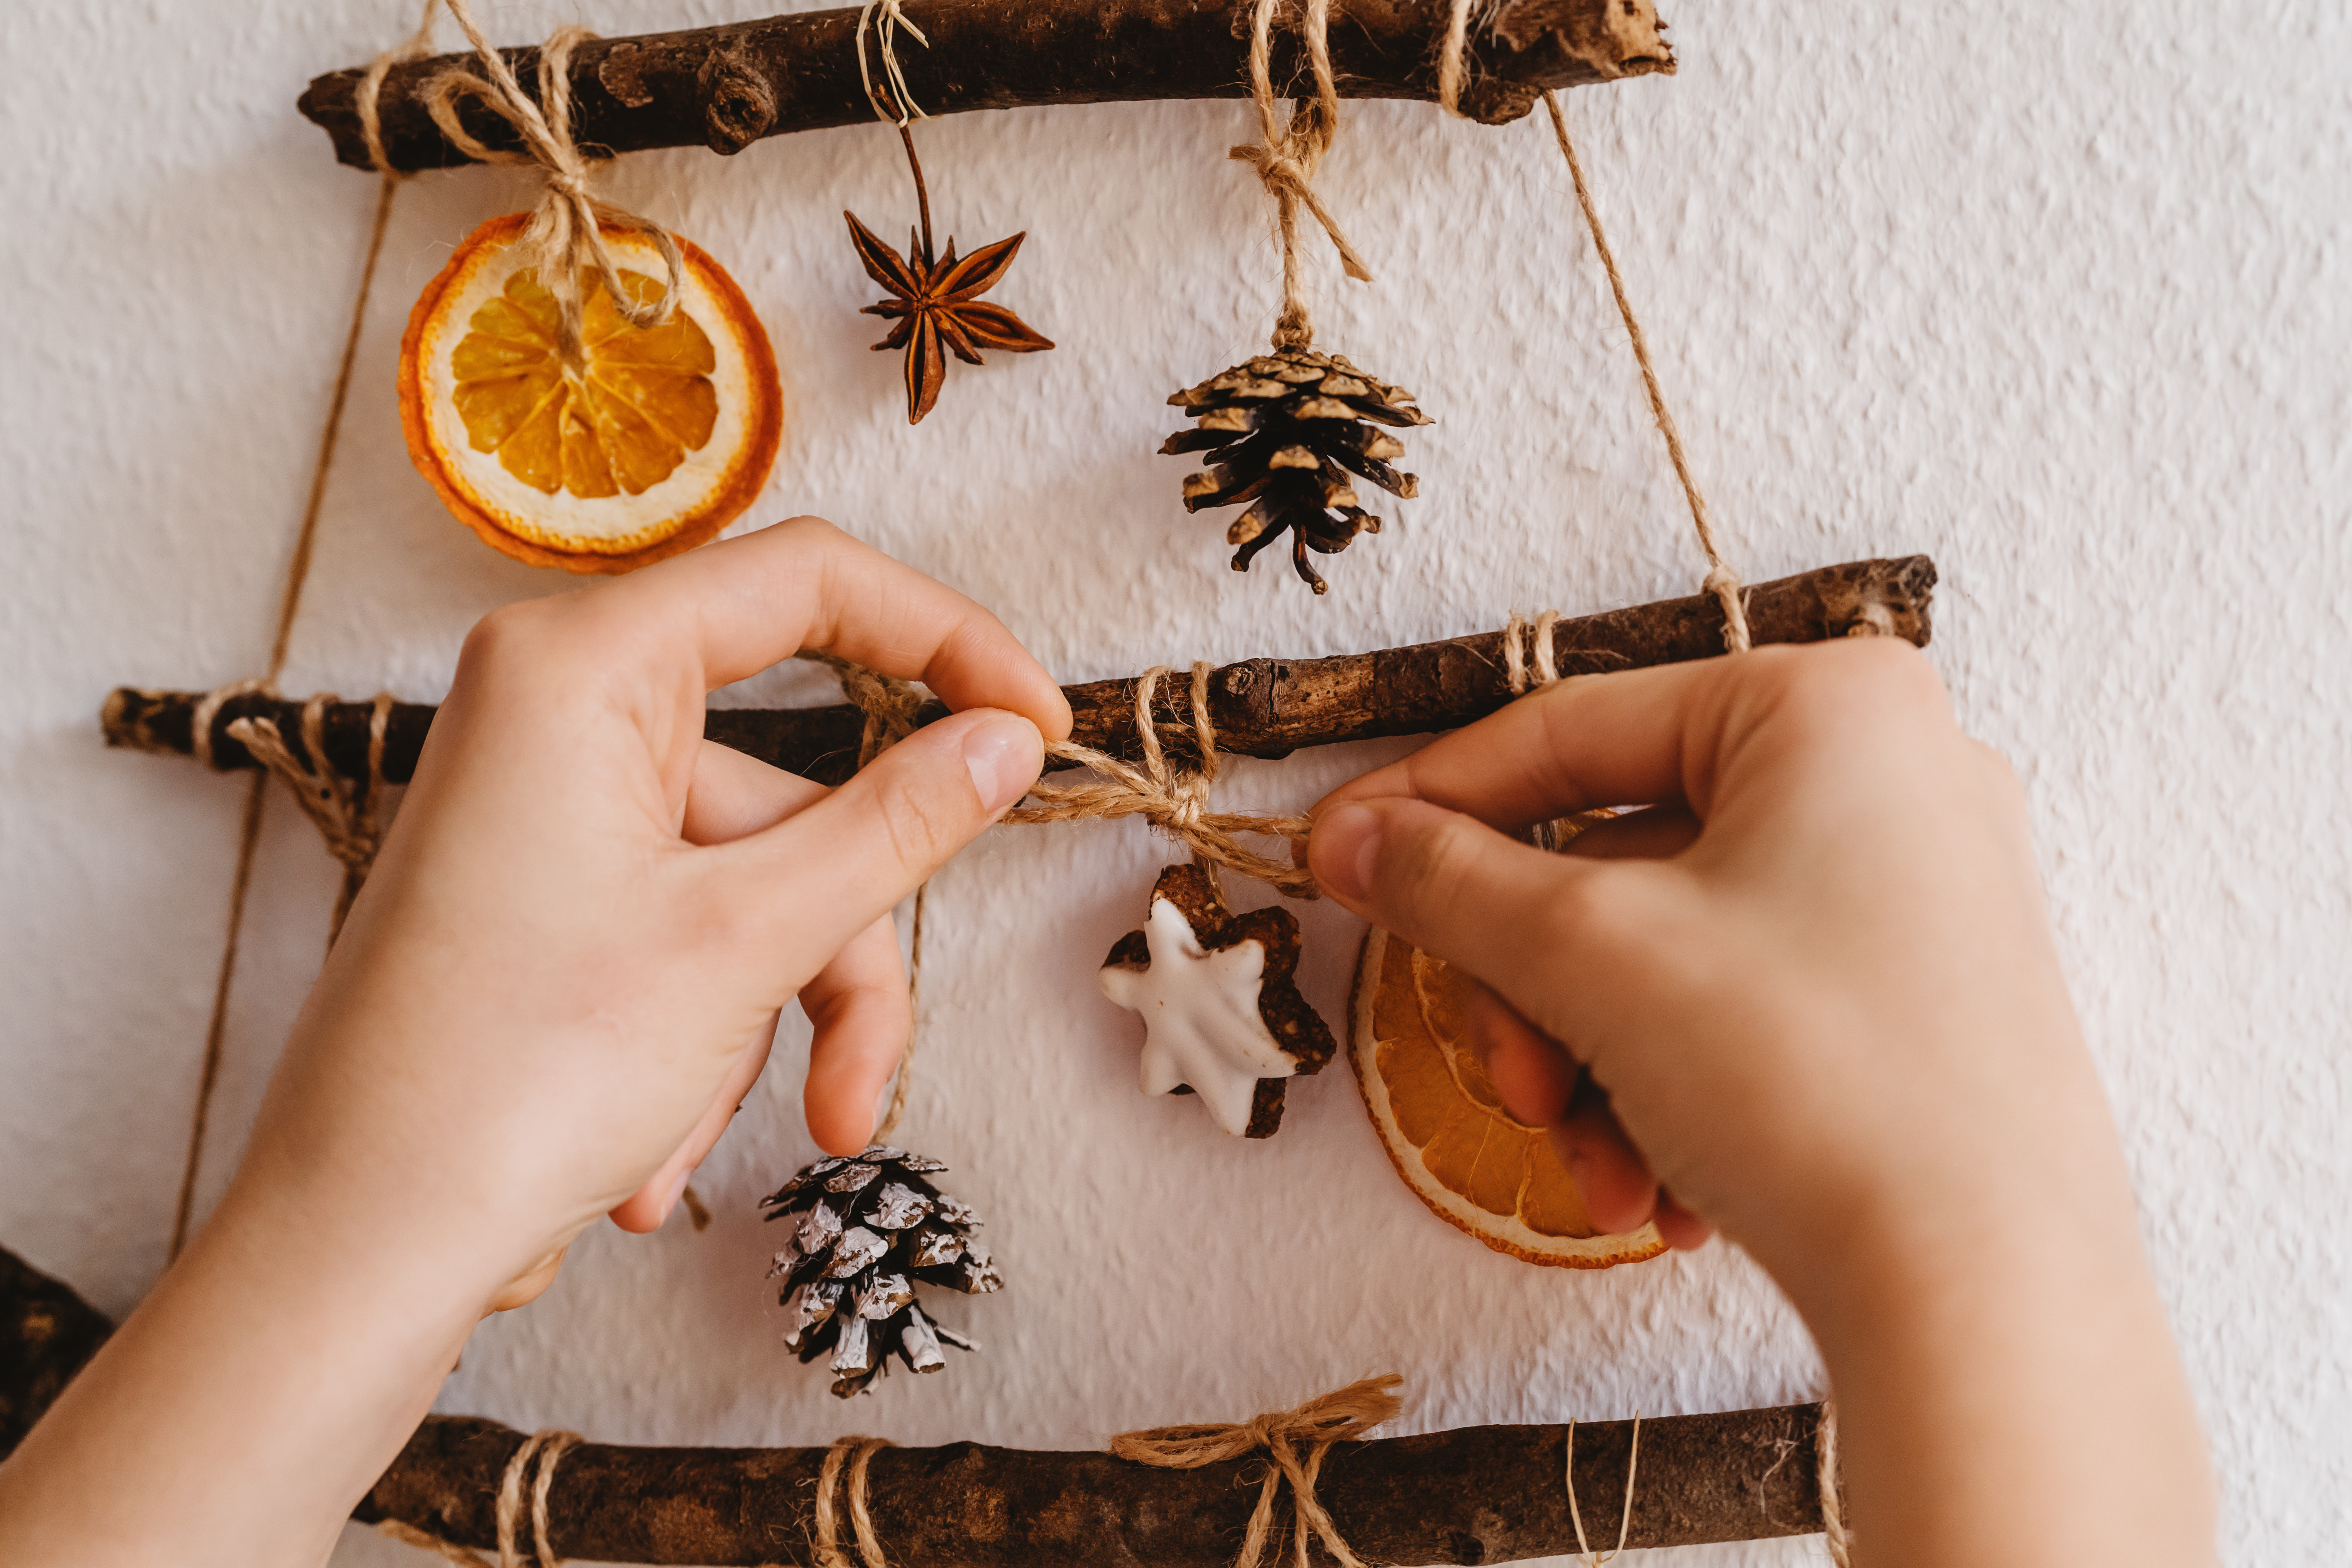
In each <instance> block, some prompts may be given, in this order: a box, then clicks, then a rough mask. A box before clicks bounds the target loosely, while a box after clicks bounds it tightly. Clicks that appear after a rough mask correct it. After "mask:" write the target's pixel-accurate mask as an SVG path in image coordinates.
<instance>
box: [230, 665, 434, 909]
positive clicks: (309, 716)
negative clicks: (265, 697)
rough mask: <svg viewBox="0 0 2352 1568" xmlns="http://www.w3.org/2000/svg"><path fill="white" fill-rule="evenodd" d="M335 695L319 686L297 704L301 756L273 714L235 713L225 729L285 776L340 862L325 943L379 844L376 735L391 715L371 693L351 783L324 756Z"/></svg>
mask: <svg viewBox="0 0 2352 1568" xmlns="http://www.w3.org/2000/svg"><path fill="white" fill-rule="evenodd" d="M337 700H338V699H337V698H336V697H335V696H334V694H333V693H331V692H320V694H318V695H317V696H315V697H313V698H311V699H310V700H309V701H308V702H305V703H304V704H303V705H302V755H300V756H297V755H296V754H295V752H294V749H293V748H292V747H290V746H289V745H288V744H287V743H286V737H285V735H284V734H282V733H281V732H280V731H279V730H278V721H276V720H275V719H238V720H236V721H232V722H231V723H230V725H229V727H228V732H229V735H230V737H231V738H232V739H234V740H235V741H236V742H237V743H238V744H240V745H242V746H243V747H244V748H245V749H246V750H247V751H248V752H252V753H253V755H254V758H255V760H256V761H257V762H259V763H261V765H262V766H263V767H266V768H268V770H269V771H270V772H271V773H275V774H277V775H278V778H279V779H281V780H283V781H284V782H285V784H286V787H287V788H288V789H289V790H290V791H292V792H293V795H294V799H295V801H296V803H297V804H299V805H300V806H301V807H302V814H303V815H304V816H308V817H309V818H310V821H311V822H312V823H313V824H314V825H315V826H317V827H318V829H319V836H320V837H321V838H324V839H325V840H326V841H327V853H329V854H330V855H332V856H333V857H334V858H336V860H337V861H339V862H340V863H341V866H342V868H343V890H342V893H341V896H340V897H339V898H337V900H335V916H334V921H333V922H332V923H331V925H330V926H329V928H328V932H327V942H328V945H329V946H332V945H333V944H334V941H335V938H336V937H337V936H340V935H341V933H342V929H343V917H344V916H346V915H348V914H350V913H351V910H352V900H354V899H356V898H358V897H359V892H360V885H361V884H362V883H363V882H365V881H366V880H367V874H368V872H369V870H370V869H371V868H373V867H374V865H375V857H376V852H377V851H378V850H379V849H381V848H383V795H384V782H383V739H384V731H385V729H386V727H387V725H388V724H389V723H390V721H391V719H392V707H393V702H392V698H391V696H390V695H389V694H386V693H381V692H380V693H378V694H377V696H376V700H375V706H374V709H373V711H372V712H371V713H370V715H369V717H368V753H367V777H366V778H365V779H364V780H362V781H359V782H357V783H354V782H353V781H352V780H350V779H347V778H344V777H343V776H342V775H341V773H337V772H336V771H335V767H334V764H333V763H330V762H329V761H328V760H327V709H328V708H329V707H330V706H331V704H333V703H334V702H335V701H337Z"/></svg>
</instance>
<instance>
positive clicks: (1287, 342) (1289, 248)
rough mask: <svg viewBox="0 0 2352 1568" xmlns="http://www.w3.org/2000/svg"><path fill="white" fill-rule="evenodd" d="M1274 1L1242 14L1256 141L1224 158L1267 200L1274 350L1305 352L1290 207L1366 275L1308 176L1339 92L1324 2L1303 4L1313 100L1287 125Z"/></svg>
mask: <svg viewBox="0 0 2352 1568" xmlns="http://www.w3.org/2000/svg"><path fill="white" fill-rule="evenodd" d="M1281 3H1282V0H1257V4H1256V5H1255V8H1254V9H1253V10H1252V12H1251V16H1250V48H1249V73H1250V100H1251V101H1252V102H1253V103H1254V104H1255V106H1256V108H1257V119H1258V141H1257V142H1255V144H1254V145H1251V146H1247V147H1235V148H1234V149H1233V150H1232V151H1231V152H1230V153H1227V156H1228V157H1231V158H1233V159H1234V160H1235V161H1236V162H1238V163H1247V164H1248V165H1250V167H1251V168H1252V169H1254V170H1255V171H1256V173H1257V177H1258V179H1259V180H1260V181H1261V182H1262V183H1263V184H1265V188H1266V191H1267V193H1268V194H1269V195H1272V196H1273V197H1274V199H1275V212H1276V221H1277V223H1278V225H1279V227H1280V230H1281V235H1282V314H1281V316H1280V318H1279V319H1277V321H1276V323H1275V329H1274V346H1275V347H1276V348H1278V349H1290V348H1305V347H1307V345H1308V344H1309V343H1312V342H1314V341H1315V321H1314V318H1313V315H1312V314H1311V313H1310V312H1309V310H1307V289H1306V279H1305V277H1304V275H1303V272H1302V269H1301V267H1300V264H1299V258H1298V209H1299V208H1300V207H1301V206H1304V207H1306V209H1307V212H1308V213H1309V214H1311V215H1312V216H1314V219H1315V221H1316V222H1317V223H1318V224H1320V225H1322V226H1323V232H1324V234H1325V235H1326V236H1328V237H1329V238H1330V241H1331V245H1332V247H1333V248H1334V249H1336V250H1337V251H1339V264H1340V266H1341V267H1343V268H1346V269H1347V273H1348V276H1349V277H1350V278H1353V279H1356V280H1357V281H1358V282H1360V283H1369V282H1370V281H1371V280H1372V274H1371V269H1370V268H1368V267H1366V266H1365V265H1364V258H1362V257H1360V256H1359V255H1357V254H1356V247H1354V246H1352V245H1350V244H1349V243H1348V237H1347V235H1346V234H1345V233H1343V232H1342V231H1341V230H1340V227H1339V219H1338V218H1336V217H1334V216H1331V209H1330V208H1328V207H1327V206H1325V205H1323V199H1322V198H1321V197H1320V196H1318V195H1316V194H1315V172H1316V171H1317V170H1318V169H1319V168H1321V167H1322V164H1323V155H1324V154H1325V153H1328V152H1329V151H1330V150H1331V143H1332V141H1333V140H1334V139H1335V138H1336V137H1337V136H1338V135H1339V83H1338V81H1337V79H1335V78H1334V77H1333V76H1332V73H1331V38H1330V30H1331V0H1307V7H1306V17H1305V25H1304V26H1303V28H1302V32H1303V33H1304V35H1305V37H1306V42H1307V63H1308V66H1309V67H1310V68H1311V69H1312V70H1313V72H1314V76H1315V96H1314V97H1312V98H1306V99H1301V100H1299V101H1298V103H1297V106H1296V107H1294V108H1293V109H1292V110H1291V112H1290V120H1289V122H1288V123H1287V124H1283V123H1280V122H1278V121H1276V119H1275V113H1274V78H1273V58H1274V14H1275V11H1276V7H1277V6H1278V5H1281Z"/></svg>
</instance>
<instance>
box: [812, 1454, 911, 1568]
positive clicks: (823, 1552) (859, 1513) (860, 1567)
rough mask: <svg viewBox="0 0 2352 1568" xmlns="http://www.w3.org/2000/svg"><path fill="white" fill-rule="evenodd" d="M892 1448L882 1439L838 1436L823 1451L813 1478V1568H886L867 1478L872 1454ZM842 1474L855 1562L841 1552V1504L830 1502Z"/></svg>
mask: <svg viewBox="0 0 2352 1568" xmlns="http://www.w3.org/2000/svg"><path fill="white" fill-rule="evenodd" d="M887 1447H893V1445H892V1444H891V1443H890V1442H889V1440H888V1439H887V1438H883V1437H840V1438H836V1439H835V1441H834V1445H833V1447H830V1448H828V1449H826V1450H825V1456H824V1469H823V1470H821V1471H819V1472H818V1474H817V1478H816V1542H815V1546H816V1552H815V1557H816V1568H888V1565H887V1560H886V1559H885V1558H884V1557H883V1555H882V1537H881V1536H880V1534H879V1533H877V1531H876V1530H875V1528H874V1515H873V1513H872V1511H871V1510H869V1509H868V1508H867V1506H866V1468H867V1467H868V1466H870V1465H871V1464H872V1463H873V1461H874V1454H875V1451H876V1450H877V1449H880V1448H887ZM845 1471H846V1472H847V1476H848V1485H847V1487H846V1490H847V1492H848V1494H849V1495H848V1497H847V1498H846V1499H845V1502H846V1504H847V1510H848V1513H849V1526H850V1531H851V1541H852V1543H853V1544H854V1545H856V1548H857V1557H856V1561H855V1562H853V1561H852V1560H851V1559H850V1556H849V1554H848V1553H847V1552H844V1551H843V1550H842V1549H841V1521H840V1514H841V1511H842V1510H841V1505H838V1504H836V1503H835V1501H834V1500H833V1494H834V1491H835V1488H836V1487H839V1486H840V1485H841V1482H842V1478H843V1473H844V1472H845Z"/></svg>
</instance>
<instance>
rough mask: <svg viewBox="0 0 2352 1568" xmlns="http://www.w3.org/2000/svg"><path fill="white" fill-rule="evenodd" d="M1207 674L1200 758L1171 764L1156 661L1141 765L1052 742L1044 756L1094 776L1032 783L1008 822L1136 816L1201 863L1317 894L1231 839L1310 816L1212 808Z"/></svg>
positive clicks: (1197, 738)
mask: <svg viewBox="0 0 2352 1568" xmlns="http://www.w3.org/2000/svg"><path fill="white" fill-rule="evenodd" d="M1209 673H1210V666H1209V665H1208V664H1207V663H1205V662H1196V663H1195V664H1194V665H1193V666H1192V724H1191V726H1190V728H1191V735H1190V740H1191V742H1192V750H1193V751H1194V752H1197V753H1198V755H1199V758H1200V760H1199V762H1198V763H1195V764H1193V765H1192V766H1190V767H1182V768H1180V767H1177V766H1176V765H1174V764H1173V763H1171V762H1170V760H1169V757H1168V750H1167V747H1166V746H1165V745H1163V744H1162V743H1161V742H1160V725H1159V723H1158V721H1156V720H1155V718H1154V716H1153V714H1152V700H1153V698H1154V697H1155V696H1156V695H1157V694H1158V692H1159V689H1160V680H1161V679H1163V678H1165V677H1166V676H1167V674H1168V668H1167V667H1166V666H1165V665H1160V666H1156V667H1154V668H1151V669H1150V670H1148V671H1146V672H1145V674H1144V676H1143V678H1142V679H1139V680H1138V681H1137V682H1136V683H1135V728H1136V737H1137V740H1138V742H1139V744H1140V748H1141V750H1142V752H1143V765H1142V766H1141V767H1136V766H1134V765H1132V764H1130V763H1125V762H1121V761H1120V760H1119V759H1118V758H1117V757H1114V756H1112V755H1110V754H1109V753H1108V752H1099V751H1097V750H1096V749H1095V748H1094V747H1092V746H1081V745H1078V744H1076V743H1075V742H1067V741H1055V742H1048V743H1047V744H1046V747H1045V754H1046V755H1047V756H1049V757H1053V758H1055V759H1056V760H1057V761H1061V762H1066V763H1076V764H1077V765H1078V766H1080V767H1084V768H1088V769H1091V770H1092V771H1093V772H1094V773H1095V775H1096V776H1095V777H1094V778H1092V779H1088V780H1087V781H1085V782H1083V783H1079V784H1045V783H1043V782H1040V783H1038V784H1033V785H1032V786H1030V790H1029V798H1030V799H1031V800H1033V801H1035V802H1037V803H1038V804H1037V805H1024V806H1015V807H1014V808H1013V810H1011V811H1008V812H1006V813H1005V814H1004V818H1003V820H1005V821H1006V822H1019V823H1036V822H1076V821H1083V820H1087V819H1089V818H1096V817H1118V816H1139V817H1141V818H1143V819H1144V821H1146V822H1148V823H1150V825H1151V826H1153V827H1155V828H1157V829H1159V830H1160V832H1162V833H1164V834H1166V835H1168V837H1171V838H1173V839H1175V840H1177V841H1178V842H1179V843H1181V844H1182V845H1184V846H1185V847H1187V848H1189V849H1191V850H1192V853H1193V855H1194V856H1195V857H1197V858H1200V859H1202V860H1204V861H1207V862H1210V863H1211V864H1213V865H1218V866H1223V867H1224V868H1226V869H1228V870H1232V871H1238V872H1240V873H1241V874H1242V875H1243V876H1244V877H1250V878H1255V879H1256V880H1258V881H1261V882H1264V883H1265V884H1266V885H1267V886H1269V887H1271V888H1273V889H1276V891H1278V892H1282V893H1286V894H1288V895H1289V896H1290V897H1292V898H1294V899H1311V898H1314V897H1316V896H1317V889H1316V886H1315V874H1314V873H1313V872H1311V871H1309V870H1307V868H1305V867H1303V866H1298V865H1295V864H1293V863H1291V862H1289V861H1286V860H1277V859H1275V858H1273V857H1271V856H1267V855H1261V854H1259V853H1257V852H1256V851H1255V850H1253V849H1246V848H1244V847H1242V846H1241V845H1240V844H1239V843H1237V842H1235V840H1234V835H1235V834H1237V833H1251V834H1263V835H1265V837H1274V838H1294V839H1295V838H1304V837H1307V833H1308V831H1309V830H1310V829H1311V828H1312V827H1313V826H1314V824H1313V822H1312V821H1311V820H1310V819H1308V818H1307V817H1304V816H1251V815H1248V814H1245V813H1236V812H1217V811H1211V810H1210V809H1209V808H1208V807H1209V790H1210V786H1211V785H1213V784H1215V782H1216V778H1217V731H1216V726H1215V725H1213V724H1212V723H1211V722H1210V721H1209Z"/></svg>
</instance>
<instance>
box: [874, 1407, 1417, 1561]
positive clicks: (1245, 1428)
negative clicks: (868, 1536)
mask: <svg viewBox="0 0 2352 1568" xmlns="http://www.w3.org/2000/svg"><path fill="white" fill-rule="evenodd" d="M1403 1383H1404V1379H1403V1378H1402V1377H1400V1376H1398V1375H1397V1374H1396V1373H1389V1374H1387V1375H1386V1376H1384V1377H1368V1378H1365V1379H1363V1380H1361V1381H1360V1382H1357V1383H1351V1384H1349V1385H1348V1386H1347V1387H1345V1388H1341V1389H1335V1390H1333V1391H1332V1392H1331V1393H1329V1394H1324V1395H1322V1396H1321V1397H1320V1398H1317V1399H1310V1400H1308V1401H1307V1403H1306V1404H1304V1405H1300V1406H1298V1407H1297V1409H1295V1410H1272V1411H1268V1412H1267V1413H1265V1415H1258V1416H1255V1417H1253V1418H1251V1419H1250V1420H1247V1421H1242V1422H1235V1423H1233V1424H1231V1425H1226V1424H1223V1423H1210V1424H1207V1425H1204V1426H1153V1427H1150V1428H1148V1429H1146V1430H1144V1431H1140V1432H1123V1433H1121V1434H1119V1436H1116V1437H1114V1438H1112V1439H1111V1441H1110V1451H1111V1452H1112V1453H1113V1454H1115V1455H1117V1456H1118V1458H1122V1459H1129V1460H1132V1461H1134V1462H1135V1463H1137V1464H1139V1465H1154V1466H1157V1467H1159V1468H1161V1469H1171V1470H1197V1469H1199V1468H1202V1466H1204V1465H1215V1464H1222V1463H1223V1462H1224V1461H1226V1460H1228V1459H1241V1458H1248V1457H1249V1456H1250V1455H1252V1454H1254V1453H1255V1452H1257V1450H1259V1449H1260V1448H1263V1449H1265V1451H1266V1455H1267V1457H1268V1458H1271V1459H1272V1460H1273V1461H1274V1462H1273V1463H1272V1464H1271V1465H1269V1466H1268V1467H1267V1468H1266V1472H1265V1479H1264V1480H1263V1481H1261V1482H1260V1483H1259V1484H1258V1489H1257V1507H1256V1508H1255V1509H1253V1510H1251V1511H1250V1521H1249V1530H1248V1532H1247V1533H1246V1534H1245V1535H1244V1536H1243V1537H1242V1549H1241V1554H1240V1555H1239V1556H1237V1557H1235V1558H1234V1568H1257V1564H1258V1563H1259V1561H1260V1560H1261V1559H1262V1558H1263V1557H1264V1555H1265V1544H1266V1539H1267V1537H1268V1536H1270V1535H1271V1534H1272V1533H1273V1531H1274V1500H1275V1495H1276V1493H1277V1492H1279V1491H1280V1490H1281V1489H1282V1486H1283V1483H1284V1482H1286V1481H1287V1482H1288V1483H1289V1484H1290V1497H1291V1508H1292V1511H1293V1534H1292V1541H1291V1545H1292V1552H1293V1563H1294V1565H1295V1568H1308V1564H1307V1539H1308V1537H1309V1534H1310V1533H1311V1534H1312V1536H1313V1538H1314V1539H1316V1540H1318V1541H1319V1542H1322V1543H1323V1549H1324V1550H1325V1551H1326V1552H1329V1553H1330V1554H1331V1557H1332V1559H1333V1561H1335V1562H1337V1563H1339V1564H1340V1568H1364V1563H1363V1560H1362V1559H1361V1558H1360V1557H1358V1556H1357V1555H1356V1554H1355V1552H1352V1551H1351V1550H1349V1546H1348V1543H1347V1542H1345V1541H1342V1540H1341V1539H1340V1538H1339V1527H1338V1526H1337V1525H1335V1524H1333V1523H1332V1522H1331V1515H1330V1513H1329V1511H1328V1510H1326V1509H1325V1508H1324V1506H1323V1504H1322V1502H1321V1500H1318V1498H1317V1497H1316V1495H1315V1482H1316V1479H1317V1478H1318V1476H1320V1475H1321V1474H1322V1470H1323V1460H1324V1458H1325V1456H1327V1455H1328V1454H1329V1453H1330V1451H1331V1446H1332V1445H1333V1444H1334V1443H1345V1442H1348V1441H1350V1440H1351V1439H1353V1438H1356V1437H1360V1436H1363V1435H1364V1434H1365V1433H1366V1432H1369V1431H1370V1430H1371V1429H1372V1428H1373V1427H1375V1426H1379V1425H1380V1424H1381V1422H1383V1421H1386V1420H1389V1419H1391V1417H1393V1416H1394V1415H1396V1414H1397V1412H1398V1411H1400V1410H1402V1409H1403V1408H1404V1404H1403V1401H1402V1400H1400V1399H1399V1398H1398V1397H1397V1396H1396V1393H1395V1391H1396V1389H1398V1388H1399V1387H1400V1386H1402V1384H1403ZM1302 1449H1304V1452H1303V1453H1302V1452H1301V1450H1302ZM868 1568H880V1565H879V1564H869V1565H868Z"/></svg>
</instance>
